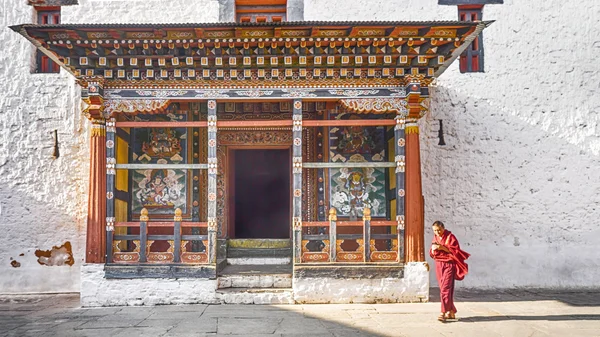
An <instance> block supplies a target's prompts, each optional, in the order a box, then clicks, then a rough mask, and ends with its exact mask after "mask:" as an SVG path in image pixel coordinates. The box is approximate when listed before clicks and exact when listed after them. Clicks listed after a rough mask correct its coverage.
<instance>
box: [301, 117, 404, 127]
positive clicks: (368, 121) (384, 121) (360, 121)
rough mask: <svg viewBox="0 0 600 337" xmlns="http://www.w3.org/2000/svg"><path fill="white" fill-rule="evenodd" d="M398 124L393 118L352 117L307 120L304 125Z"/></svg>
mask: <svg viewBox="0 0 600 337" xmlns="http://www.w3.org/2000/svg"><path fill="white" fill-rule="evenodd" d="M389 125H396V122H395V121H394V120H393V119H358V120H357V119H352V120H348V119H346V120H339V119H338V120H305V121H303V122H302V126H306V127H312V126H389Z"/></svg>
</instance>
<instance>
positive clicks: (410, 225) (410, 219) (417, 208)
mask: <svg viewBox="0 0 600 337" xmlns="http://www.w3.org/2000/svg"><path fill="white" fill-rule="evenodd" d="M405 132H406V224H405V243H404V247H405V248H404V249H405V261H406V262H422V261H425V241H424V240H425V237H424V235H425V234H424V231H425V228H424V227H423V206H422V203H423V197H422V195H423V189H422V187H421V154H420V145H419V126H418V125H417V120H416V119H411V120H407V122H406V128H405Z"/></svg>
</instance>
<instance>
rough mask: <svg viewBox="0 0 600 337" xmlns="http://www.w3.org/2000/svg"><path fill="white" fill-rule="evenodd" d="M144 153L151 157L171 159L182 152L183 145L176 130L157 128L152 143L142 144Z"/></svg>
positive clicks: (152, 133)
mask: <svg viewBox="0 0 600 337" xmlns="http://www.w3.org/2000/svg"><path fill="white" fill-rule="evenodd" d="M142 151H143V152H144V153H146V154H148V155H149V156H150V157H159V158H165V157H171V156H174V155H176V154H178V153H179V152H181V144H180V141H179V139H178V138H177V133H176V132H175V130H171V129H169V128H156V129H152V132H151V134H150V141H149V142H144V143H143V144H142Z"/></svg>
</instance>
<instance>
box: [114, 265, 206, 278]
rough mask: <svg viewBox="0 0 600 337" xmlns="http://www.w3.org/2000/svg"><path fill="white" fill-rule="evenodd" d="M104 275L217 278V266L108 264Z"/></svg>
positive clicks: (120, 276) (119, 276) (118, 276)
mask: <svg viewBox="0 0 600 337" xmlns="http://www.w3.org/2000/svg"><path fill="white" fill-rule="evenodd" d="M104 277H105V278H107V279H137V278H171V279H176V278H202V279H216V278H217V270H216V266H210V265H189V264H161V265H156V264H136V265H124V264H106V265H105V266H104Z"/></svg>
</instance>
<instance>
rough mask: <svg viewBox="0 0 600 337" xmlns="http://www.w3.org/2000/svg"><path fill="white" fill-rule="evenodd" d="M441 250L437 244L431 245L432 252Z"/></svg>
mask: <svg viewBox="0 0 600 337" xmlns="http://www.w3.org/2000/svg"><path fill="white" fill-rule="evenodd" d="M439 248H440V245H438V244H436V243H434V244H432V245H431V250H432V251H435V250H437V249H439Z"/></svg>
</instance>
